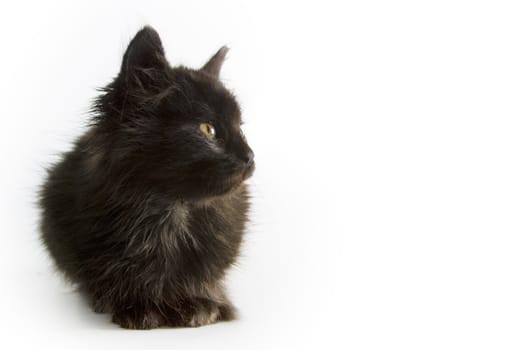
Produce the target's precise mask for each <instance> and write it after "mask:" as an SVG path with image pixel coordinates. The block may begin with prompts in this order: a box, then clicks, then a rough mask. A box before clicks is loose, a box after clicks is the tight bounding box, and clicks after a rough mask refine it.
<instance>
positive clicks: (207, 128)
mask: <svg viewBox="0 0 525 350" xmlns="http://www.w3.org/2000/svg"><path fill="white" fill-rule="evenodd" d="M200 129H201V131H202V133H203V134H204V135H206V137H207V138H209V139H214V138H215V128H214V127H213V125H211V124H208V123H202V124H201V125H200Z"/></svg>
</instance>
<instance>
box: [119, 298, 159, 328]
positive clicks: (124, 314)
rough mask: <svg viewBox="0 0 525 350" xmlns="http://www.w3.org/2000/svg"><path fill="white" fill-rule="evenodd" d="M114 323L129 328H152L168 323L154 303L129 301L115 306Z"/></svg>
mask: <svg viewBox="0 0 525 350" xmlns="http://www.w3.org/2000/svg"><path fill="white" fill-rule="evenodd" d="M113 309H114V310H113V317H112V321H113V323H116V324H118V325H119V326H121V327H122V328H128V329H152V328H158V327H162V326H164V325H166V320H165V318H164V317H163V316H162V314H161V312H160V310H159V309H158V308H157V307H155V306H152V305H144V304H140V303H127V304H122V305H118V306H116V307H114V308H113Z"/></svg>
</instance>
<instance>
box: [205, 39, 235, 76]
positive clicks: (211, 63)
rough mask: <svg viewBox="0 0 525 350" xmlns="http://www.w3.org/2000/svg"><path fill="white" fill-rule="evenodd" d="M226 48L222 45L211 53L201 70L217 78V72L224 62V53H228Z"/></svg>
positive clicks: (219, 71) (218, 72)
mask: <svg viewBox="0 0 525 350" xmlns="http://www.w3.org/2000/svg"><path fill="white" fill-rule="evenodd" d="M228 50H229V49H228V48H227V47H226V46H223V47H221V48H220V49H219V51H217V53H216V54H215V55H213V56H212V57H211V58H210V59H209V60H208V62H206V64H205V65H204V66H203V67H202V68H201V71H203V72H206V73H208V74H210V75H211V76H213V77H215V78H219V74H220V73H221V67H222V63H223V62H224V59H225V58H226V54H227V53H228Z"/></svg>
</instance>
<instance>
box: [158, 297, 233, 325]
mask: <svg viewBox="0 0 525 350" xmlns="http://www.w3.org/2000/svg"><path fill="white" fill-rule="evenodd" d="M163 314H164V315H165V316H166V319H167V323H168V325H169V326H171V327H200V326H205V325H208V324H212V323H216V322H219V321H230V320H233V319H235V314H236V312H235V309H234V307H233V306H232V305H230V304H229V303H220V302H217V301H214V300H211V299H206V298H187V299H183V300H179V301H177V302H176V303H175V304H172V305H170V306H168V307H167V308H166V310H165V312H163Z"/></svg>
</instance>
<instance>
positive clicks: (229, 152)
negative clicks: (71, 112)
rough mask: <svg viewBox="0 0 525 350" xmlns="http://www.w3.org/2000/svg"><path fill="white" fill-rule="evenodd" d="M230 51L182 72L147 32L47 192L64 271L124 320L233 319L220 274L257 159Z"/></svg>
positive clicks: (241, 224) (45, 229) (50, 244)
mask: <svg viewBox="0 0 525 350" xmlns="http://www.w3.org/2000/svg"><path fill="white" fill-rule="evenodd" d="M226 52H227V49H226V48H221V49H220V50H219V51H218V52H217V53H216V54H215V55H214V56H213V57H212V58H211V59H210V60H209V61H208V62H207V63H206V64H205V65H204V66H203V67H202V68H201V69H198V70H193V69H188V68H185V67H175V68H174V67H171V66H170V65H169V63H168V62H167V60H166V58H165V56H164V51H163V48H162V44H161V41H160V38H159V36H158V34H157V32H156V31H155V30H153V29H152V28H150V27H145V28H144V29H142V30H141V31H139V32H138V33H137V34H136V36H135V37H134V39H133V40H132V41H131V43H130V44H129V47H128V48H127V50H126V53H125V54H124V58H123V61H122V66H121V69H120V73H119V74H118V76H117V77H116V78H115V79H114V80H113V82H112V83H110V84H109V85H108V86H107V87H105V88H104V89H102V95H101V96H100V97H99V98H98V99H97V101H96V103H95V105H94V108H93V112H94V113H93V118H92V120H91V123H90V127H89V129H88V130H87V132H86V134H84V135H83V136H82V137H80V138H79V139H78V140H77V142H76V143H75V147H74V149H73V150H72V151H70V152H68V153H66V154H64V156H63V159H62V160H61V161H60V162H59V163H57V164H56V165H54V166H53V167H52V168H51V169H50V170H49V174H48V178H47V180H46V182H45V184H44V185H43V187H42V190H41V193H40V204H41V208H42V220H41V231H42V238H43V242H44V244H45V246H46V247H47V249H48V251H49V253H50V255H51V256H52V257H53V259H54V261H55V263H56V266H57V267H58V269H59V270H61V271H62V272H64V274H65V275H66V277H67V278H68V279H69V280H71V281H72V282H74V283H75V284H77V285H78V286H79V289H80V290H81V291H83V292H84V293H85V294H86V295H87V296H88V297H89V300H90V301H91V302H92V305H93V307H94V310H95V311H97V312H108V313H111V314H112V317H113V318H112V319H113V322H115V323H117V324H119V325H120V326H122V327H125V328H134V329H149V328H155V327H161V326H168V327H170V326H172V327H186V326H190V327H193V326H201V325H205V324H209V323H213V322H216V321H219V320H231V319H232V318H234V316H235V310H234V307H233V306H232V304H231V303H230V301H229V300H228V297H227V296H226V294H225V291H224V287H223V284H222V281H223V277H224V274H225V271H226V270H227V269H228V268H229V267H230V266H231V265H232V264H233V263H234V261H235V258H236V256H237V255H238V251H239V245H240V244H241V241H242V236H243V232H244V229H245V224H246V220H247V210H248V197H249V196H248V191H247V187H246V185H245V184H244V180H245V179H247V178H248V177H249V176H250V175H251V174H252V173H253V170H254V163H253V152H252V151H251V149H250V147H249V146H248V144H247V143H246V139H245V138H244V135H243V134H242V131H241V129H240V124H241V113H240V110H239V107H238V104H237V102H236V100H235V98H234V96H233V95H232V94H231V93H230V92H228V91H227V90H226V89H225V88H224V86H223V85H222V83H221V82H220V81H219V72H220V68H221V65H222V63H223V60H224V57H225V54H226ZM201 123H209V124H211V125H213V126H214V127H215V130H216V138H215V139H213V138H209V137H206V135H204V134H203V132H202V131H201V130H200V129H199V125H200V124H201Z"/></svg>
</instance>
